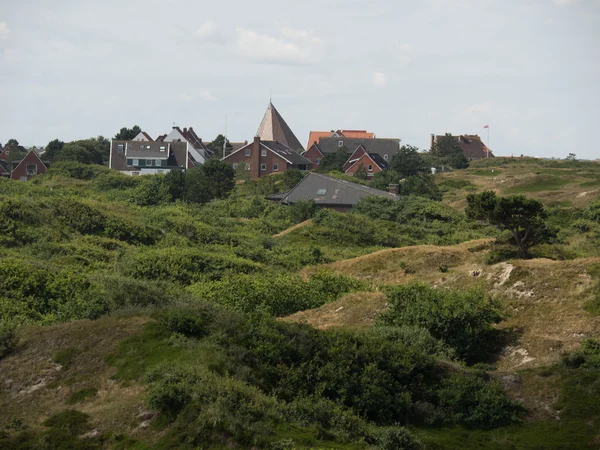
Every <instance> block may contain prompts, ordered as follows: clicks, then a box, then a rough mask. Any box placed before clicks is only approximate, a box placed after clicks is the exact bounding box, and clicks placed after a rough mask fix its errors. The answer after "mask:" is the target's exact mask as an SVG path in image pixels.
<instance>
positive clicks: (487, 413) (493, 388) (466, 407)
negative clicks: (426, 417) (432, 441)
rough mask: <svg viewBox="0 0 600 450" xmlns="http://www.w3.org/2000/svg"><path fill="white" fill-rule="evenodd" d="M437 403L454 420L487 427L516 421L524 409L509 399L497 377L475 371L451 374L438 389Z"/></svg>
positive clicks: (476, 426) (479, 427) (471, 425)
mask: <svg viewBox="0 0 600 450" xmlns="http://www.w3.org/2000/svg"><path fill="white" fill-rule="evenodd" d="M437 395H438V398H439V406H440V407H441V408H442V409H446V410H450V411H452V413H451V417H452V418H453V420H454V421H455V422H456V423H464V424H465V425H467V426H469V427H471V428H478V429H489V428H496V427H499V426H502V425H508V424H510V423H513V422H518V421H519V418H520V416H521V415H522V414H523V412H524V411H525V409H524V408H523V406H522V405H520V404H518V403H515V402H513V401H511V400H510V399H509V398H508V396H507V395H506V393H505V392H504V390H503V389H502V385H501V384H500V383H499V382H497V381H491V380H484V379H483V378H482V377H480V376H475V375H456V374H455V375H451V376H449V377H447V378H445V379H444V380H443V381H442V386H441V388H440V390H439V391H438V394H437Z"/></svg>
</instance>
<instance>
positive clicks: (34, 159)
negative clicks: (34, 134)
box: [10, 150, 47, 181]
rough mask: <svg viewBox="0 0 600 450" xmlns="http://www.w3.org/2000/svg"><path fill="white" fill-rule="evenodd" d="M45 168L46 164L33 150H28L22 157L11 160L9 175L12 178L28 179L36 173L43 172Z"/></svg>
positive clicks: (40, 173)
mask: <svg viewBox="0 0 600 450" xmlns="http://www.w3.org/2000/svg"><path fill="white" fill-rule="evenodd" d="M46 170H47V167H46V164H44V163H43V162H42V160H41V159H40V157H39V156H38V154H37V153H36V152H35V151H33V150H30V151H29V153H27V155H25V157H24V158H23V159H21V160H19V161H12V170H11V173H10V177H11V178H12V179H13V180H20V181H28V180H30V179H32V178H33V177H34V176H36V175H42V174H45V173H46Z"/></svg>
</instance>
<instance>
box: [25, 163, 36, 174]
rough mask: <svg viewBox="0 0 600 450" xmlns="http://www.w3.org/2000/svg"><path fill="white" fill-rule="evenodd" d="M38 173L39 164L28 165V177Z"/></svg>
mask: <svg viewBox="0 0 600 450" xmlns="http://www.w3.org/2000/svg"><path fill="white" fill-rule="evenodd" d="M36 173H37V164H27V175H35V174H36Z"/></svg>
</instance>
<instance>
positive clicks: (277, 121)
mask: <svg viewBox="0 0 600 450" xmlns="http://www.w3.org/2000/svg"><path fill="white" fill-rule="evenodd" d="M256 135H257V136H258V137H260V139H261V141H262V140H265V141H279V142H281V143H283V144H285V145H287V146H288V147H290V148H291V149H292V150H296V151H297V150H304V147H302V144H301V143H300V141H299V140H298V138H297V137H296V135H295V134H294V132H293V131H292V129H291V128H290V127H289V126H288V124H287V123H286V121H285V120H283V117H281V114H279V111H277V109H276V108H275V107H274V106H273V103H271V102H269V106H268V107H267V111H266V112H265V115H264V117H263V119H262V122H261V123H260V126H259V127H258V131H257V132H256Z"/></svg>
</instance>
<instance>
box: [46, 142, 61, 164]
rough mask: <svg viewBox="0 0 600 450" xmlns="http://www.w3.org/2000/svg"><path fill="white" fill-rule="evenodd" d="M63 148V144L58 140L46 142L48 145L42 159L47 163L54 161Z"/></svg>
mask: <svg viewBox="0 0 600 450" xmlns="http://www.w3.org/2000/svg"><path fill="white" fill-rule="evenodd" d="M64 146H65V143H64V142H63V141H60V140H58V139H54V140H53V141H50V142H48V145H46V153H44V157H45V158H46V159H48V160H49V161H54V160H55V158H56V156H57V155H58V154H59V153H60V151H61V150H62V149H63V147H64Z"/></svg>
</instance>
